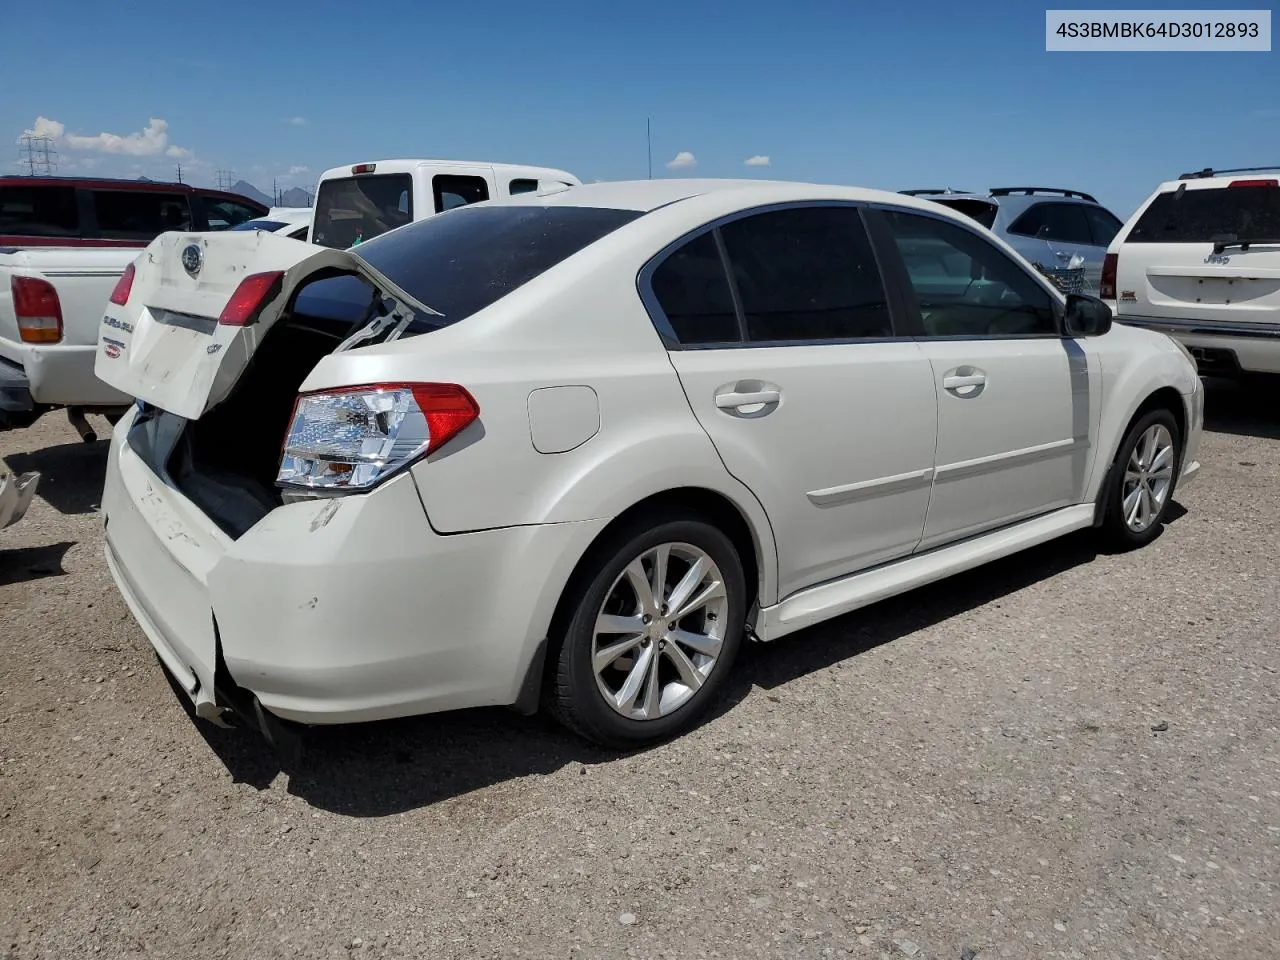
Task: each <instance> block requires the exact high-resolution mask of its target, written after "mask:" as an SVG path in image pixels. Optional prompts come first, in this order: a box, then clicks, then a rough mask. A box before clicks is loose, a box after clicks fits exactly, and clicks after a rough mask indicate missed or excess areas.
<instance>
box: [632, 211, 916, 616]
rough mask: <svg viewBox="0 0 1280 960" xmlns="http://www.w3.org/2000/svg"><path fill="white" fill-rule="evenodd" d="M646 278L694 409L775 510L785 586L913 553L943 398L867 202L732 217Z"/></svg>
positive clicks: (728, 459) (732, 468) (789, 589)
mask: <svg viewBox="0 0 1280 960" xmlns="http://www.w3.org/2000/svg"><path fill="white" fill-rule="evenodd" d="M726 265H727V266H728V271H726ZM730 277H732V280H730ZM641 289H642V290H645V291H646V293H645V297H646V302H647V303H648V305H649V307H650V310H651V312H652V313H653V315H654V317H655V320H656V322H658V324H659V326H660V327H661V328H663V329H664V332H665V336H666V339H667V341H668V344H669V345H670V346H671V348H672V349H671V350H670V353H669V356H670V358H671V362H672V364H673V365H674V366H675V368H676V371H677V373H678V374H679V376H680V380H681V383H682V385H683V387H684V391H685V394H686V396H687V397H688V399H689V403H690V406H691V407H692V409H693V412H694V414H695V415H696V416H697V418H698V421H699V422H700V423H701V424H702V426H703V428H704V429H705V430H706V431H707V434H708V435H709V436H710V437H711V440H712V442H713V443H714V444H715V447H716V450H717V451H718V452H719V454H720V457H721V459H722V460H723V461H724V464H725V466H726V467H727V469H728V470H729V472H730V473H731V474H733V475H734V476H735V477H737V478H738V479H739V480H741V481H742V482H743V483H744V484H745V485H746V486H747V487H749V488H750V489H751V490H752V492H753V493H754V494H755V495H756V497H757V498H758V499H759V500H760V502H761V504H763V506H764V508H765V510H766V512H767V513H768V515H769V519H770V521H771V523H772V524H773V530H774V536H775V539H776V542H777V549H778V568H779V575H778V579H779V590H780V592H781V594H782V595H783V596H786V595H787V594H789V593H793V592H795V591H796V590H799V589H802V588H804V587H806V586H810V585H812V584H815V583H819V582H821V581H823V580H829V579H831V578H833V577H838V576H841V575H843V574H847V573H849V572H851V571H853V570H856V569H859V568H863V567H869V566H872V565H874V564H877V563H881V562H884V561H887V560H891V559H894V558H896V557H901V556H905V555H907V554H909V553H910V552H911V550H912V549H913V548H914V547H915V545H916V543H917V542H918V541H919V539H920V535H921V531H922V529H923V527H924V520H925V514H926V511H927V509H928V504H929V481H930V476H931V474H932V467H933V451H934V443H935V440H936V428H937V400H936V398H935V396H934V391H933V383H932V377H931V374H930V367H929V362H928V360H927V359H926V358H925V357H924V355H923V353H922V351H921V350H920V348H919V346H918V345H917V344H916V343H914V342H913V341H912V340H911V339H910V338H909V337H904V336H901V335H899V333H898V331H897V330H896V329H895V327H894V324H893V318H892V315H891V311H890V309H889V304H888V301H887V298H886V295H885V288H884V285H883V283H882V280H881V277H880V273H879V270H878V267H877V264H876V260H875V257H874V255H873V254H872V250H871V246H870V244H869V242H868V239H867V234H866V231H865V228H864V226H863V223H862V220H861V217H860V214H859V211H858V209H857V208H856V207H854V206H850V205H840V206H825V205H794V206H787V207H782V208H776V209H771V210H768V211H765V212H756V213H753V214H750V215H746V216H742V217H740V218H737V219H734V220H732V221H730V222H728V223H725V224H723V225H721V226H719V227H718V228H716V229H714V230H711V231H704V232H701V233H698V234H696V235H694V236H692V237H691V238H688V239H686V240H685V241H682V243H681V244H680V245H679V246H678V247H676V248H675V249H673V250H671V251H670V252H669V253H668V254H667V255H666V256H665V257H664V258H662V259H660V260H659V261H657V262H656V263H655V264H654V265H652V266H651V267H649V268H647V270H646V272H645V276H644V277H642V281H641Z"/></svg>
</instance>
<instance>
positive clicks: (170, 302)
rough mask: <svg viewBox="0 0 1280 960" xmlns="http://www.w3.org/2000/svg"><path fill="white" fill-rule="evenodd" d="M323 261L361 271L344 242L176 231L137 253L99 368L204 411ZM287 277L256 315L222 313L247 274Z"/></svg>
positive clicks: (123, 383) (102, 342)
mask: <svg viewBox="0 0 1280 960" xmlns="http://www.w3.org/2000/svg"><path fill="white" fill-rule="evenodd" d="M323 267H334V268H337V269H341V270H355V269H357V267H356V261H355V259H354V258H353V257H351V256H349V255H348V254H346V253H344V252H341V251H337V250H326V251H322V252H320V253H316V251H315V248H314V247H312V246H310V245H307V244H300V243H297V242H296V241H293V240H290V239H288V238H287V237H282V236H277V235H275V234H271V233H267V232H265V231H262V230H250V231H228V232H223V233H216V234H214V233H198V234H183V233H166V234H163V235H162V236H160V237H159V238H157V239H156V240H155V241H154V242H153V243H152V244H151V245H150V246H149V247H148V248H147V249H146V250H144V251H143V252H142V254H141V255H140V256H139V257H138V259H137V260H135V261H134V269H135V275H134V280H133V286H132V289H131V291H130V294H129V298H128V301H127V303H125V304H124V305H123V306H121V305H116V304H111V303H108V304H107V309H106V313H105V316H103V318H102V323H101V325H100V327H99V339H98V351H97V356H96V358H95V361H94V373H95V374H96V375H97V376H98V378H99V379H101V380H103V381H105V382H106V383H108V384H110V385H111V386H113V387H115V388H116V389H117V390H121V391H123V392H124V393H126V394H128V395H129V396H132V397H137V398H138V399H140V400H143V401H145V402H147V403H150V404H153V405H154V406H157V407H160V408H161V409H163V410H168V411H169V412H170V413H175V414H177V415H178V416H180V417H185V418H187V419H196V418H198V417H199V416H201V415H202V414H203V413H204V412H205V410H207V409H208V408H209V407H212V406H213V405H215V404H217V403H219V402H220V401H221V400H222V399H223V398H224V397H226V395H227V394H228V393H230V391H231V388H232V387H233V386H234V385H235V382H236V380H237V379H238V378H239V376H240V374H241V373H242V372H243V371H244V368H245V366H246V365H247V364H248V362H249V358H250V357H251V356H252V355H253V352H254V350H255V349H257V346H258V344H259V343H260V342H261V340H262V337H263V336H264V335H265V334H266V331H267V330H268V329H270V327H271V324H272V323H273V322H274V321H275V319H276V317H277V316H278V315H279V311H280V309H282V308H283V305H284V303H285V302H286V301H287V300H288V297H289V294H290V292H291V291H292V289H293V288H294V287H295V286H296V285H297V284H298V283H299V282H301V280H303V279H304V278H306V277H307V276H308V275H310V274H311V273H312V272H314V271H315V270H317V269H320V268H323ZM274 272H278V273H279V276H278V277H276V278H274V280H273V282H272V283H270V284H267V285H264V287H263V288H262V289H261V290H260V291H259V293H264V294H265V299H264V300H263V301H262V302H263V307H264V309H263V310H262V312H261V314H260V315H258V316H257V318H256V320H255V322H254V323H252V324H251V325H247V326H232V325H227V324H222V323H219V322H218V318H219V317H220V316H221V314H222V312H223V310H224V308H226V307H227V306H228V302H229V301H230V300H231V299H232V296H233V294H236V293H237V289H238V288H239V287H240V284H241V282H242V281H245V280H246V278H247V277H249V276H250V275H253V274H260V273H274Z"/></svg>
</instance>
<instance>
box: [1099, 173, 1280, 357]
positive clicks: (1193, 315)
mask: <svg viewBox="0 0 1280 960" xmlns="http://www.w3.org/2000/svg"><path fill="white" fill-rule="evenodd" d="M1101 296H1102V298H1103V299H1104V300H1106V301H1108V303H1109V304H1110V306H1111V308H1112V310H1113V311H1114V314H1115V319H1116V320H1117V322H1120V323H1124V324H1128V325H1131V326H1141V327H1149V328H1151V329H1153V330H1161V331H1163V332H1165V333H1168V334H1170V335H1171V336H1174V337H1177V338H1178V339H1179V340H1181V341H1182V342H1183V343H1185V344H1186V345H1187V346H1188V347H1189V348H1190V349H1191V352H1192V354H1193V355H1194V356H1195V358H1196V361H1197V363H1198V364H1199V367H1200V372H1201V373H1202V374H1205V375H1214V376H1228V377H1233V376H1239V375H1240V374H1249V373H1280V167H1260V168H1249V169H1241V170H1201V171H1200V172H1199V173H1187V174H1183V175H1182V177H1180V178H1179V179H1177V180H1173V181H1170V182H1168V183H1162V184H1161V185H1160V187H1159V189H1157V190H1156V192H1155V193H1153V194H1152V195H1151V196H1150V197H1149V198H1148V199H1147V201H1146V203H1144V204H1143V205H1142V206H1141V207H1139V208H1138V209H1137V211H1136V212H1135V213H1134V214H1133V216H1132V217H1130V218H1129V222H1128V223H1126V224H1125V225H1124V227H1123V228H1122V229H1121V230H1120V232H1119V233H1118V234H1116V236H1115V239H1114V240H1113V241H1112V242H1111V246H1110V247H1109V248H1108V250H1107V256H1106V259H1105V260H1104V262H1103V273H1102V287H1101Z"/></svg>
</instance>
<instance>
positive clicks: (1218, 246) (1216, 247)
mask: <svg viewBox="0 0 1280 960" xmlns="http://www.w3.org/2000/svg"><path fill="white" fill-rule="evenodd" d="M1255 245H1260V246H1264V247H1270V246H1280V239H1272V238H1261V237H1259V238H1257V239H1252V240H1215V241H1214V242H1213V252H1214V253H1221V252H1222V251H1223V250H1226V249H1227V248H1228V247H1239V248H1240V249H1241V250H1248V249H1249V248H1250V247H1251V246H1255Z"/></svg>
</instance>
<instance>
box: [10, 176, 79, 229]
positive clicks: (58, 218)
mask: <svg viewBox="0 0 1280 960" xmlns="http://www.w3.org/2000/svg"><path fill="white" fill-rule="evenodd" d="M79 233H80V213H79V211H78V209H77V206H76V191H75V187H0V234H9V235H11V236H19V237H74V236H78V235H79Z"/></svg>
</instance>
